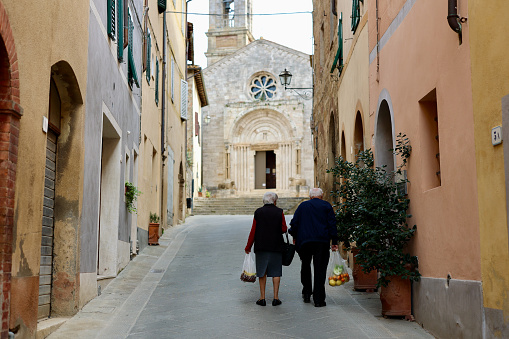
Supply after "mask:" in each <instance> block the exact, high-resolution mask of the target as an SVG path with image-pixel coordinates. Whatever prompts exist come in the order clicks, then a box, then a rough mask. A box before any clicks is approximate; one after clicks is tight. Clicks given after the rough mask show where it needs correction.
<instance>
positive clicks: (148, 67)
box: [145, 30, 152, 85]
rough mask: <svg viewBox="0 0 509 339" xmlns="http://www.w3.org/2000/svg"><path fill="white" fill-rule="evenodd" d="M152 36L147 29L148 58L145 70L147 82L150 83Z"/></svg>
mask: <svg viewBox="0 0 509 339" xmlns="http://www.w3.org/2000/svg"><path fill="white" fill-rule="evenodd" d="M151 53H152V37H151V36H150V30H147V59H146V61H145V62H146V65H147V69H146V70H145V77H146V78H147V83H148V84H149V85H150V58H151V57H152V54H151Z"/></svg>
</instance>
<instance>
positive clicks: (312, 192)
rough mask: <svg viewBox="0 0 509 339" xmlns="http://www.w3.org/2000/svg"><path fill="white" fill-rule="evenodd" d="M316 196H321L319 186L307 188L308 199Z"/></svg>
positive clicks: (321, 192)
mask: <svg viewBox="0 0 509 339" xmlns="http://www.w3.org/2000/svg"><path fill="white" fill-rule="evenodd" d="M318 197H323V191H322V189H321V188H318V187H315V188H312V189H310V190H309V198H310V199H313V198H318Z"/></svg>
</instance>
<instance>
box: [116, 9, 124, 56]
mask: <svg viewBox="0 0 509 339" xmlns="http://www.w3.org/2000/svg"><path fill="white" fill-rule="evenodd" d="M123 3H124V2H123V0H119V1H118V6H117V59H118V61H119V62H123V61H124V20H123V18H124V9H123V8H122V7H123Z"/></svg>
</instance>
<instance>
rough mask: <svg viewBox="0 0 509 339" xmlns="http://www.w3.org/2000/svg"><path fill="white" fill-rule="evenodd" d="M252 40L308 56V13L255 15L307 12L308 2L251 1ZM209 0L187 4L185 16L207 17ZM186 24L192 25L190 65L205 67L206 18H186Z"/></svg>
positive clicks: (310, 25) (310, 47)
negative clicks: (270, 43) (260, 40)
mask: <svg viewBox="0 0 509 339" xmlns="http://www.w3.org/2000/svg"><path fill="white" fill-rule="evenodd" d="M252 4H253V14H254V16H253V32H252V33H253V36H254V37H255V39H260V37H263V38H264V39H267V40H270V41H273V42H276V43H278V44H281V45H284V46H287V47H290V48H293V49H296V50H298V51H301V52H304V53H307V54H312V52H313V21H312V15H311V13H305V14H291V15H290V14H288V15H256V14H272V13H294V12H311V11H312V10H313V2H312V1H311V0H252ZM208 12H209V0H192V1H191V2H189V3H188V13H208ZM187 20H188V21H189V22H192V23H193V25H194V63H195V64H196V65H199V66H202V67H203V68H205V67H206V66H207V58H206V57H205V54H204V53H205V52H206V51H207V37H206V35H205V32H206V31H207V30H208V20H209V18H208V16H207V15H194V14H188V18H187Z"/></svg>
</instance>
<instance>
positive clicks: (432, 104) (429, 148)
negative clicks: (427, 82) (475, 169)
mask: <svg viewBox="0 0 509 339" xmlns="http://www.w3.org/2000/svg"><path fill="white" fill-rule="evenodd" d="M419 106H420V110H421V124H420V125H421V128H422V133H421V135H422V136H423V140H422V142H421V151H422V159H423V161H422V175H423V178H422V179H423V180H422V183H423V189H424V190H429V189H432V188H435V187H438V186H440V185H441V182H442V175H441V170H440V138H439V135H438V107H437V94H436V89H434V90H432V91H431V92H429V93H428V94H427V95H426V96H424V97H423V98H422V99H421V100H420V101H419Z"/></svg>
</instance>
